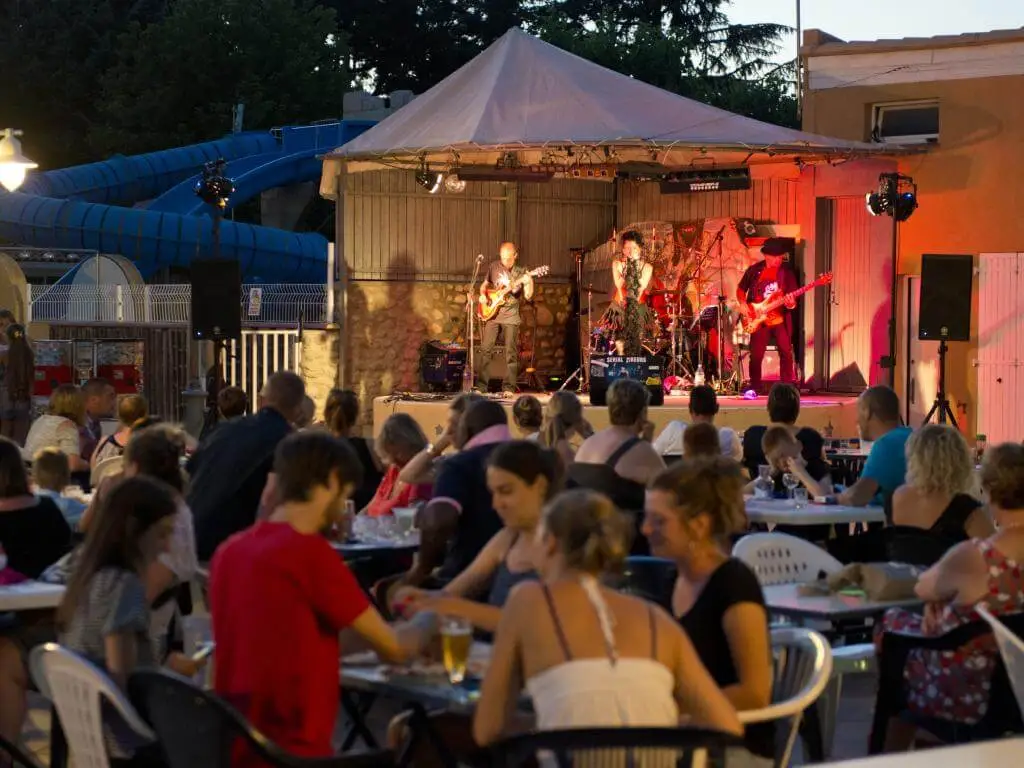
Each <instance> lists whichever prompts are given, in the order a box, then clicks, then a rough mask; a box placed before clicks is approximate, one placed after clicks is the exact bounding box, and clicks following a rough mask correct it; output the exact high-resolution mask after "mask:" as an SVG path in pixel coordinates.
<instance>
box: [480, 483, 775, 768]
mask: <svg viewBox="0 0 1024 768" xmlns="http://www.w3.org/2000/svg"><path fill="white" fill-rule="evenodd" d="M631 528H632V526H631V524H630V523H629V522H628V521H627V520H625V519H624V518H623V517H622V516H621V515H620V514H619V512H618V510H617V509H616V508H615V505H614V504H612V503H611V501H609V500H608V499H607V498H606V497H604V496H601V495H600V494H597V493H594V492H592V491H586V490H576V491H568V492H566V493H564V494H562V495H560V496H558V497H557V498H556V499H555V500H554V501H552V502H551V504H550V505H549V506H548V507H547V509H546V510H545V514H544V522H543V528H542V536H541V540H540V543H539V545H538V551H537V556H536V562H537V569H538V571H539V573H540V576H541V581H540V582H539V583H537V582H527V583H525V584H520V585H519V586H518V587H516V589H515V590H514V591H513V593H512V595H511V596H510V597H509V600H508V602H507V603H506V605H505V609H504V610H503V611H502V614H501V621H500V623H499V624H498V631H497V634H496V636H495V642H494V652H493V655H492V657H491V663H490V665H489V667H488V670H487V674H486V676H485V678H484V681H483V687H482V690H481V694H480V701H479V703H478V704H477V707H476V714H475V716H474V720H473V734H474V736H475V738H476V741H477V743H478V744H480V745H482V746H487V745H489V744H492V743H494V742H495V741H497V740H499V739H501V738H503V737H505V736H507V735H509V731H510V730H511V727H510V726H512V723H510V722H509V721H510V714H511V713H513V712H515V709H516V706H515V704H516V702H517V701H518V700H519V698H520V696H521V693H522V690H523V689H524V688H525V689H526V690H527V691H528V692H529V694H530V698H531V699H532V701H533V708H534V711H535V712H536V724H535V727H536V729H537V730H541V731H544V730H554V729H564V728H602V727H605V728H607V727H623V726H631V727H645V726H646V727H662V728H674V727H676V726H678V724H679V722H680V716H681V715H685V716H687V717H688V718H689V722H690V723H692V724H693V725H696V726H703V727H706V728H711V729H714V730H718V731H724V732H727V733H735V734H739V733H741V732H742V727H741V726H740V723H739V719H738V718H737V716H736V711H735V710H734V709H733V707H732V706H731V705H730V704H729V702H728V700H727V699H726V697H725V696H723V694H722V691H721V690H719V689H718V687H717V686H716V685H715V683H714V681H713V680H712V679H711V677H710V676H709V675H708V671H707V670H706V669H705V668H704V665H703V664H701V662H700V659H698V657H697V654H696V653H695V652H694V646H693V645H692V644H691V643H690V640H689V639H688V638H687V636H686V633H684V632H683V631H682V630H681V629H680V627H679V625H678V624H676V623H675V622H674V621H673V620H672V618H671V617H670V616H669V615H667V614H666V613H665V612H664V611H663V610H662V609H660V608H658V607H656V606H654V605H653V604H651V603H648V602H646V601H645V600H642V599H640V598H637V597H633V596H629V595H624V594H621V593H618V592H615V591H613V590H610V589H607V588H605V587H602V586H601V585H600V583H599V581H598V579H599V578H600V577H601V576H602V575H604V574H606V573H608V572H609V571H612V570H614V569H615V568H617V567H618V566H621V565H622V563H623V561H624V560H625V557H626V555H627V553H628V552H629V543H628V540H629V532H630V529H631ZM764 652H765V665H766V666H767V663H768V658H769V656H768V649H767V647H766V648H765V649H764ZM766 703H767V702H766ZM640 760H641V762H642V758H641V759H640Z"/></svg>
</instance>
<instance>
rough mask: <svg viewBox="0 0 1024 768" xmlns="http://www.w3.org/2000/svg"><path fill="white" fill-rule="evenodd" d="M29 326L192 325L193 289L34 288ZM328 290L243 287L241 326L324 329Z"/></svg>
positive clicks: (295, 286)
mask: <svg viewBox="0 0 1024 768" xmlns="http://www.w3.org/2000/svg"><path fill="white" fill-rule="evenodd" d="M28 288H29V301H28V302H27V303H28V305H29V307H30V309H29V317H28V318H27V320H28V321H29V322H33V321H34V322H51V323H147V324H153V325H188V324H189V321H190V315H191V306H192V286H191V285H189V284H188V283H180V284H179V283H174V284H155V285H60V284H58V285H30V286H28ZM329 305H330V301H329V290H328V287H327V285H325V284H322V283H296V284H291V283H267V284H264V283H252V284H246V285H243V286H242V291H241V295H240V297H239V311H240V312H241V314H242V325H243V326H282V325H298V324H299V323H300V322H301V323H302V324H304V325H323V324H325V323H327V322H329V319H330V318H329V312H330V309H329Z"/></svg>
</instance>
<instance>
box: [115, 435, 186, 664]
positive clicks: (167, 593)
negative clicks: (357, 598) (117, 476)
mask: <svg viewBox="0 0 1024 768" xmlns="http://www.w3.org/2000/svg"><path fill="white" fill-rule="evenodd" d="M184 453H185V438H184V434H183V433H182V431H181V430H180V429H175V428H174V427H171V426H168V425H157V426H153V427H150V428H149V429H145V430H142V431H139V432H136V433H135V434H133V435H132V437H131V439H130V440H129V441H128V445H127V446H126V447H125V452H124V476H125V477H126V478H130V477H136V476H140V475H141V476H143V477H150V478H153V479H154V480H159V481H161V482H162V483H164V484H165V485H166V486H167V487H168V488H170V489H171V491H172V493H173V496H174V501H175V504H176V505H177V507H178V510H177V512H175V514H174V521H173V528H172V531H171V538H170V541H169V542H168V546H167V549H166V550H164V551H163V552H161V553H160V556H159V557H158V558H157V559H156V560H154V561H153V563H152V564H151V565H150V566H149V568H148V569H147V571H146V574H145V582H146V599H147V600H149V603H150V606H151V608H152V612H153V617H152V621H151V624H150V626H151V632H152V637H153V642H154V646H155V647H156V648H157V649H158V651H159V652H160V658H163V657H164V656H165V655H166V650H167V645H168V643H167V639H168V630H169V629H170V627H171V625H172V622H174V621H175V620H176V619H177V618H179V614H178V597H179V594H180V592H181V589H182V588H184V587H185V585H187V584H188V583H189V582H190V581H191V580H192V579H193V578H195V575H196V571H197V570H198V569H199V559H198V557H197V556H196V537H195V533H194V531H193V527H192V510H190V509H189V508H188V504H186V503H185V497H184V494H185V474H184V472H182V471H181V457H182V456H183V455H184Z"/></svg>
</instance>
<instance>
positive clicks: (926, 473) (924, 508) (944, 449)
mask: <svg viewBox="0 0 1024 768" xmlns="http://www.w3.org/2000/svg"><path fill="white" fill-rule="evenodd" d="M973 480H974V459H973V457H972V456H971V450H970V448H969V447H968V445H967V441H966V440H964V437H963V435H961V434H960V432H958V431H957V430H956V429H955V428H953V427H949V426H946V425H945V424H925V425H924V426H923V427H921V428H920V429H919V430H917V431H916V432H914V433H913V434H911V435H910V437H909V438H908V439H907V482H906V484H905V485H901V486H900V487H899V488H897V489H896V492H895V493H894V494H893V497H892V522H893V524H894V525H906V526H910V527H913V528H922V529H924V530H926V531H929V532H931V533H933V534H935V535H937V536H940V537H942V538H943V539H945V540H947V541H950V542H960V541H964V540H966V539H986V538H988V537H989V536H991V535H992V534H993V533H994V530H993V528H992V521H991V520H990V519H989V517H988V515H987V514H986V513H985V510H984V508H983V507H982V504H981V502H980V501H978V500H977V499H976V498H974V497H973V496H971V495H970V493H968V490H969V489H970V488H971V487H972V484H973Z"/></svg>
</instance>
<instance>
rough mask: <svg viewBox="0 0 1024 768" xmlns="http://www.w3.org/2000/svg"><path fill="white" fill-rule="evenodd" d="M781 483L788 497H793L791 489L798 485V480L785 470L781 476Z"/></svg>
mask: <svg viewBox="0 0 1024 768" xmlns="http://www.w3.org/2000/svg"><path fill="white" fill-rule="evenodd" d="M782 484H783V485H784V486H786V491H787V493H788V495H789V498H793V491H794V490H796V487H797V486H798V485H800V480H799V479H798V478H797V476H796V475H794V474H793V473H792V472H787V473H786V474H784V475H783V476H782Z"/></svg>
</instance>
